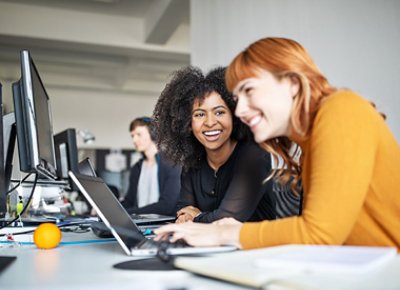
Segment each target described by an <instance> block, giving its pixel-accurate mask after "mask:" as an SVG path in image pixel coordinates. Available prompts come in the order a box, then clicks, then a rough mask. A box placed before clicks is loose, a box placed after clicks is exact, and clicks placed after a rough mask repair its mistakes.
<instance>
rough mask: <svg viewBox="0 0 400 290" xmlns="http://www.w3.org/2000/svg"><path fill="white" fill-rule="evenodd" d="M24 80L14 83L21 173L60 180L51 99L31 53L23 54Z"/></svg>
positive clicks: (22, 52) (23, 52) (22, 76)
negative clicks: (36, 174) (57, 169)
mask: <svg viewBox="0 0 400 290" xmlns="http://www.w3.org/2000/svg"><path fill="white" fill-rule="evenodd" d="M20 57H21V79H20V80H19V81H17V82H15V83H13V85H12V88H13V98H14V112H15V119H16V129H17V141H18V154H19V163H20V170H21V171H22V172H36V173H38V174H39V176H40V178H43V177H45V178H47V179H53V180H55V179H57V172H56V158H55V149H54V139H53V124H52V116H51V108H50V99H49V96H48V95H47V92H46V89H45V88H44V85H43V82H42V80H41V78H40V76H39V73H38V70H37V68H36V66H35V64H34V62H33V60H32V58H31V55H30V52H29V51H28V50H22V51H21V55H20Z"/></svg>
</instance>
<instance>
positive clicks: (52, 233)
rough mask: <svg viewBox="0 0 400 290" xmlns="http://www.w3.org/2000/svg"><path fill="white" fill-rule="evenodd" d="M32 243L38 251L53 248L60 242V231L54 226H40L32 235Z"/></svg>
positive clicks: (49, 224) (47, 224)
mask: <svg viewBox="0 0 400 290" xmlns="http://www.w3.org/2000/svg"><path fill="white" fill-rule="evenodd" d="M33 241H34V242H35V244H36V246H37V247H38V248H39V249H51V248H55V247H57V245H58V244H59V243H60V241H61V231H60V229H59V228H58V227H57V226H56V225H55V224H52V223H43V224H40V225H39V226H38V227H37V228H36V230H35V232H34V233H33Z"/></svg>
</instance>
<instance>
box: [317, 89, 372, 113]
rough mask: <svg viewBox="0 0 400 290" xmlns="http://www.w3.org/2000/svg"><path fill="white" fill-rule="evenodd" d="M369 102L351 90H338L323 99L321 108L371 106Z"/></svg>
mask: <svg viewBox="0 0 400 290" xmlns="http://www.w3.org/2000/svg"><path fill="white" fill-rule="evenodd" d="M370 104H371V103H370V102H369V101H368V100H366V99H365V98H363V97H362V96H360V95H358V94H357V93H355V92H353V91H351V90H338V91H336V92H334V93H332V94H331V95H329V96H328V97H327V98H325V100H324V101H323V103H322V105H321V109H324V110H334V109H336V108H340V109H343V108H344V106H348V107H347V108H350V109H357V108H359V107H360V106H361V107H363V106H371V105H370Z"/></svg>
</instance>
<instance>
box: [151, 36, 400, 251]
mask: <svg viewBox="0 0 400 290" xmlns="http://www.w3.org/2000/svg"><path fill="white" fill-rule="evenodd" d="M226 80H227V86H228V88H229V90H230V91H232V92H233V94H234V96H235V99H236V100H237V106H236V111H235V114H236V116H238V117H240V119H241V120H242V121H243V122H244V123H245V124H247V125H248V126H249V127H250V128H251V130H252V132H253V134H254V138H255V140H256V141H257V142H258V143H260V144H261V145H262V146H263V148H265V150H268V151H269V152H272V153H273V154H274V155H280V156H281V157H282V159H283V160H284V163H285V165H286V168H287V169H290V170H291V171H292V175H293V174H294V176H295V178H294V179H293V180H292V182H293V183H295V182H296V180H299V179H300V178H301V180H302V184H303V188H304V202H303V211H302V214H301V216H296V217H289V218H283V219H279V220H274V221H262V222H257V223H241V222H238V221H236V220H234V219H223V220H221V221H218V222H215V223H213V224H207V225H204V224H199V223H186V224H182V225H176V224H171V225H168V226H165V227H162V228H160V229H158V230H157V231H156V233H157V234H159V235H162V234H164V233H168V234H171V232H174V234H173V236H172V238H171V240H172V241H174V240H176V239H184V240H186V241H187V242H188V243H189V244H191V245H221V244H231V245H237V246H238V247H241V248H244V249H251V248H261V247H268V246H276V245H282V244H327V245H355V246H357V245H364V246H392V247H396V248H397V249H398V250H400V230H399V229H400V218H399V216H400V195H399V189H400V146H399V143H398V142H397V141H396V139H395V137H394V135H393V133H392V132H391V131H390V129H389V127H388V126H387V124H386V123H385V120H384V118H383V117H382V116H381V115H380V114H379V112H377V111H376V109H375V108H374V106H372V105H371V103H370V102H368V101H367V100H365V99H364V98H362V97H361V96H359V95H357V94H356V93H354V92H352V91H350V90H345V89H337V88H335V87H333V86H331V85H330V84H329V82H328V80H327V79H326V78H325V77H324V76H323V75H322V73H321V72H320V70H319V69H318V67H317V66H316V65H315V63H314V62H313V60H312V59H311V57H310V55H309V54H308V53H307V51H306V50H305V49H304V48H303V47H302V46H301V45H300V44H299V43H297V42H296V41H293V40H290V39H285V38H264V39H261V40H259V41H257V42H255V43H253V44H251V45H250V46H249V47H248V48H246V49H245V50H244V51H243V52H241V53H240V54H239V55H238V56H237V57H236V58H235V59H234V60H233V62H232V63H231V64H230V66H229V67H228V69H227V73H226ZM292 142H294V143H295V144H298V146H300V147H301V150H302V158H301V159H300V162H297V161H296V159H294V156H293V152H292V151H291V150H290V149H291V145H292ZM278 177H281V178H283V177H287V176H282V175H279V174H278Z"/></svg>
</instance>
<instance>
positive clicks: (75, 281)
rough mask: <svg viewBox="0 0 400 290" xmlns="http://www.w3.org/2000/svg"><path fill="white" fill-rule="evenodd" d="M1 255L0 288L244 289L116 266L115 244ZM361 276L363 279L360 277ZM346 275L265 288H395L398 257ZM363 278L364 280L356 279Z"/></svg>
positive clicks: (399, 280) (399, 275) (2, 249)
mask: <svg viewBox="0 0 400 290" xmlns="http://www.w3.org/2000/svg"><path fill="white" fill-rule="evenodd" d="M71 239H72V240H77V239H80V240H83V239H95V236H94V235H93V234H92V233H91V232H90V233H85V234H73V233H68V234H65V233H64V234H63V241H65V240H71ZM0 255H3V256H6V255H9V256H17V259H16V261H14V262H13V264H11V265H10V266H9V267H8V268H7V269H5V270H4V271H3V272H2V273H0V289H4V290H6V289H7V290H15V289H18V290H19V289H21V290H22V289H30V290H31V289H33V290H39V289H40V290H50V289H52V290H53V289H62V290H64V289H74V290H75V289H82V290H89V289H90V290H105V289H107V290H110V289H118V290H125V289H129V290H134V289H143V290H167V289H174V290H178V289H179V290H183V289H185V290H210V289H218V290H238V289H249V288H246V287H241V286H236V285H233V284H229V283H225V282H219V281H216V280H212V279H208V278H203V277H200V276H196V275H192V274H190V273H187V272H184V271H131V270H120V269H115V268H113V267H112V266H113V265H114V264H116V263H119V262H123V261H128V260H132V259H134V258H132V257H129V256H126V255H125V254H124V252H123V251H122V249H121V248H120V246H119V245H118V244H117V243H116V242H107V243H90V244H78V245H60V246H59V247H57V248H55V249H52V250H39V249H37V248H36V247H35V246H21V247H19V248H9V247H7V246H5V245H4V244H0ZM364 278H365V277H364ZM364 278H362V276H360V277H359V278H357V277H352V278H351V279H349V278H345V277H341V276H335V275H328V276H326V275H325V276H308V277H307V276H306V275H303V276H301V277H300V278H299V277H297V278H296V277H293V279H287V280H285V281H280V283H276V284H274V283H272V284H271V285H268V289H271V290H272V289H279V290H283V289H286V290H287V289H292V290H293V289H298V290H305V289H312V290H314V289H315V290H317V289H318V290H319V289H332V290H336V289H362V290H366V289H379V290H381V289H385V290H388V289H393V290H399V289H400V255H398V256H397V257H396V259H395V260H393V261H391V263H390V264H388V265H385V267H382V268H379V270H378V271H375V272H374V273H371V276H370V277H367V278H368V279H364ZM360 279H361V280H364V281H360ZM282 282H283V283H282Z"/></svg>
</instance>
